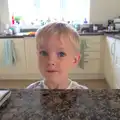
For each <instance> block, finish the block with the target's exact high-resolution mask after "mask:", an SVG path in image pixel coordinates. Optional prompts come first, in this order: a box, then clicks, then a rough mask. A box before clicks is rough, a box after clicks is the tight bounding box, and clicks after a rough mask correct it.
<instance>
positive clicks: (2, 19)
mask: <svg viewBox="0 0 120 120" xmlns="http://www.w3.org/2000/svg"><path fill="white" fill-rule="evenodd" d="M8 11H9V10H8V0H0V32H1V31H3V29H4V27H5V24H7V23H9V12H8Z"/></svg>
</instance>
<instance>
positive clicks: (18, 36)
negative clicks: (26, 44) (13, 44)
mask: <svg viewBox="0 0 120 120" xmlns="http://www.w3.org/2000/svg"><path fill="white" fill-rule="evenodd" d="M79 35H80V36H93V35H95V36H96V35H104V33H103V32H101V33H100V32H94V33H93V32H91V33H90V32H88V33H80V34H79ZM24 37H35V35H25V34H19V35H0V39H5V38H24Z"/></svg>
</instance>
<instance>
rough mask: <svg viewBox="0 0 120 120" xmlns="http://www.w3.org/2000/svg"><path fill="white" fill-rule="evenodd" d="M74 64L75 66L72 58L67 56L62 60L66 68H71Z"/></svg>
mask: <svg viewBox="0 0 120 120" xmlns="http://www.w3.org/2000/svg"><path fill="white" fill-rule="evenodd" d="M72 66H73V63H72V59H69V58H67V59H65V60H63V61H62V62H61V67H62V69H64V70H69V69H71V68H72Z"/></svg>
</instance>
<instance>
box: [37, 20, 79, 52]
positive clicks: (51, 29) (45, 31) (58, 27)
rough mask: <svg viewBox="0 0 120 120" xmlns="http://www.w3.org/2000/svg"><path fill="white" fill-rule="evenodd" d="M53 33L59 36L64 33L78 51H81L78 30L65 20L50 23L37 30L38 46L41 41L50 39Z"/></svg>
mask: <svg viewBox="0 0 120 120" xmlns="http://www.w3.org/2000/svg"><path fill="white" fill-rule="evenodd" d="M53 35H58V36H59V37H61V36H62V35H63V36H65V37H67V38H68V39H69V40H70V42H71V43H72V45H73V47H74V48H75V49H76V50H77V52H78V51H80V39H79V34H78V32H77V31H76V30H75V29H74V28H73V27H72V26H70V25H69V24H67V23H63V22H54V23H49V24H47V25H45V26H44V27H42V28H41V29H38V30H37V32H36V42H37V46H39V44H40V41H42V40H45V39H48V38H49V37H51V36H53ZM46 37H47V38H46Z"/></svg>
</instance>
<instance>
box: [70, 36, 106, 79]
mask: <svg viewBox="0 0 120 120" xmlns="http://www.w3.org/2000/svg"><path fill="white" fill-rule="evenodd" d="M80 39H81V40H85V41H86V44H87V47H86V49H84V55H85V56H84V62H83V64H84V68H81V67H80V66H79V65H78V66H77V67H76V68H74V69H73V70H72V71H70V74H75V75H76V76H79V78H80V75H82V76H83V75H84V77H85V78H86V76H87V75H88V76H89V77H87V79H101V78H103V74H104V73H103V70H104V68H103V67H102V66H103V62H104V61H103V57H104V51H103V50H104V38H103V37H102V36H81V37H80ZM95 76H97V77H95ZM84 77H83V78H82V79H84Z"/></svg>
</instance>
